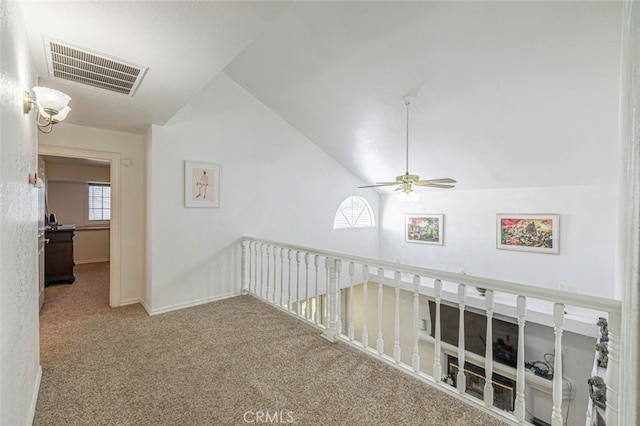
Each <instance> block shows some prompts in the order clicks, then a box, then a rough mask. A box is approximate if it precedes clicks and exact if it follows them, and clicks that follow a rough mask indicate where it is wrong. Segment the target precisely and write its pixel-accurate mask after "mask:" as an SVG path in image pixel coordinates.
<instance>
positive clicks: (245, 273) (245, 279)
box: [240, 241, 251, 294]
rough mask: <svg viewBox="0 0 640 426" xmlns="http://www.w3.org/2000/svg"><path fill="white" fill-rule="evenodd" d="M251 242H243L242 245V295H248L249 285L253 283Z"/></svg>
mask: <svg viewBox="0 0 640 426" xmlns="http://www.w3.org/2000/svg"><path fill="white" fill-rule="evenodd" d="M249 244H250V243H249V242H248V241H242V243H241V245H240V250H241V256H240V258H241V262H242V269H241V274H242V294H247V293H248V292H249V283H250V282H251V273H250V272H249V271H250V270H251V254H250V253H249Z"/></svg>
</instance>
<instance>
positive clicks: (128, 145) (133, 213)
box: [40, 122, 145, 304]
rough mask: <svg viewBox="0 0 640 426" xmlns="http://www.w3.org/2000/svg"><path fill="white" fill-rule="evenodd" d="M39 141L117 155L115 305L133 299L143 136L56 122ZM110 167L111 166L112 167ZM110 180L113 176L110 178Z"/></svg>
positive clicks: (140, 251) (137, 283)
mask: <svg viewBox="0 0 640 426" xmlns="http://www.w3.org/2000/svg"><path fill="white" fill-rule="evenodd" d="M40 144H42V145H46V147H47V148H51V149H57V148H59V149H62V150H64V149H65V148H71V149H78V150H83V151H94V152H106V153H114V154H117V156H118V157H119V158H121V160H131V161H123V163H122V166H121V167H120V176H119V177H120V182H121V184H120V188H121V197H120V200H121V206H120V212H119V214H120V220H121V230H120V231H121V232H120V247H119V254H120V256H119V257H120V258H119V260H120V262H121V269H120V270H121V274H120V275H121V276H120V282H121V287H120V300H119V301H117V304H126V303H132V302H137V301H139V299H140V296H141V292H142V289H143V283H144V250H145V241H144V220H145V218H144V205H145V201H144V197H145V192H144V191H145V182H144V155H143V148H144V143H143V137H142V136H140V135H134V134H131V133H123V132H114V131H110V130H103V129H96V128H92V127H83V126H76V125H72V124H67V123H64V122H63V123H60V124H58V125H56V128H55V130H54V131H53V132H52V133H49V134H46V135H42V136H41V137H40ZM112 170H113V168H112ZM111 180H112V181H113V178H112V179H111ZM115 214H118V212H112V215H115Z"/></svg>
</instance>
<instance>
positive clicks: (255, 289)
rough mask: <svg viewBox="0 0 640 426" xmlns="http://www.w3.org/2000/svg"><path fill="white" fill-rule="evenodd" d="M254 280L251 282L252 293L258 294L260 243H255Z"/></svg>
mask: <svg viewBox="0 0 640 426" xmlns="http://www.w3.org/2000/svg"><path fill="white" fill-rule="evenodd" d="M252 257H253V279H252V282H251V284H250V285H251V292H252V293H253V294H256V293H257V292H258V243H256V242H255V241H254V243H253V256H252Z"/></svg>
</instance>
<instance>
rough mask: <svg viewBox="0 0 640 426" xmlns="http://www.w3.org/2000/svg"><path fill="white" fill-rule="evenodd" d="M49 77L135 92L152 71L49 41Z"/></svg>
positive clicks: (120, 91) (121, 91) (47, 43)
mask: <svg viewBox="0 0 640 426" xmlns="http://www.w3.org/2000/svg"><path fill="white" fill-rule="evenodd" d="M45 47H46V50H47V61H48V63H49V75H52V76H54V77H58V78H62V79H65V80H71V81H75V82H77V83H82V84H87V85H89V86H94V87H99V88H101V89H106V90H111V91H113V92H118V93H123V94H125V95H131V96H133V94H134V93H135V91H136V90H137V89H138V86H139V85H140V83H141V82H142V78H143V77H144V75H145V74H146V73H147V70H148V68H145V67H141V66H139V65H136V64H132V63H127V62H125V61H122V60H120V59H117V58H114V57H109V56H107V55H104V54H101V53H98V52H92V51H89V50H87V49H82V48H78V47H75V46H71V45H69V44H65V43H61V42H58V41H54V40H51V39H45Z"/></svg>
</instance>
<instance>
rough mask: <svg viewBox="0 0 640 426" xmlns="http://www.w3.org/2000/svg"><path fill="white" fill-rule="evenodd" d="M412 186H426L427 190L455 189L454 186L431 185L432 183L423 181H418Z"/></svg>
mask: <svg viewBox="0 0 640 426" xmlns="http://www.w3.org/2000/svg"><path fill="white" fill-rule="evenodd" d="M413 184H414V185H417V186H428V187H429V188H455V187H456V186H455V185H449V184H444V183H432V182H425V181H420V182H413Z"/></svg>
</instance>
